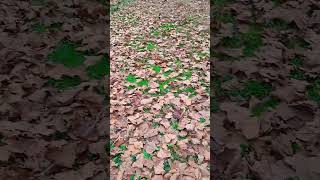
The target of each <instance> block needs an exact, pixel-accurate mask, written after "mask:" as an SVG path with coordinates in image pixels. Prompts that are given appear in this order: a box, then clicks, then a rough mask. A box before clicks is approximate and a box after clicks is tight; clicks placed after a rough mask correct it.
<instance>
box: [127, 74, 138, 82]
mask: <svg viewBox="0 0 320 180" xmlns="http://www.w3.org/2000/svg"><path fill="white" fill-rule="evenodd" d="M126 81H128V82H129V83H135V82H136V81H137V77H136V76H135V75H134V74H129V75H128V76H127V78H126Z"/></svg>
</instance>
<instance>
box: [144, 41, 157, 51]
mask: <svg viewBox="0 0 320 180" xmlns="http://www.w3.org/2000/svg"><path fill="white" fill-rule="evenodd" d="M155 48H156V45H155V43H154V42H148V43H147V46H146V49H147V50H148V51H152V50H154V49H155Z"/></svg>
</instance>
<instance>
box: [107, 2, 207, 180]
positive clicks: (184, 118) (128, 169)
mask: <svg viewBox="0 0 320 180" xmlns="http://www.w3.org/2000/svg"><path fill="white" fill-rule="evenodd" d="M209 22H210V21H209V1H208V2H207V1H200V0H171V1H166V2H165V1H159V0H148V1H146V0H135V1H133V2H131V3H130V4H128V5H126V6H123V7H121V9H120V10H118V11H116V12H115V13H113V14H112V16H111V63H110V64H111V92H110V95H111V102H110V104H111V108H110V112H111V121H110V137H111V142H110V143H111V150H110V151H111V156H112V162H111V179H117V180H122V179H123V180H127V179H130V180H131V179H133V180H136V179H148V180H150V179H152V180H161V179H170V180H174V179H183V180H189V179H190V180H191V179H201V180H205V179H209V160H210V146H209V145H210V142H209V137H210V134H209V129H210V122H209V114H210V109H209V108H210V106H209V103H210V101H209V75H210V72H209Z"/></svg>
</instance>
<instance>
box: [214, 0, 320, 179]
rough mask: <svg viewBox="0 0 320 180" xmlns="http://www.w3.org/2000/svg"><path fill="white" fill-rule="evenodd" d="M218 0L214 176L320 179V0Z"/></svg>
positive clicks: (215, 41) (215, 35) (215, 57)
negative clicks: (319, 138) (318, 164)
mask: <svg viewBox="0 0 320 180" xmlns="http://www.w3.org/2000/svg"><path fill="white" fill-rule="evenodd" d="M211 5H212V14H213V21H212V22H213V23H212V26H211V30H212V32H213V33H212V37H211V45H212V46H211V48H212V49H211V50H212V52H213V53H212V59H211V62H212V63H211V65H212V66H211V68H212V73H211V76H212V77H211V79H212V80H213V81H211V82H212V83H211V88H212V94H211V104H210V105H211V122H212V127H213V128H212V132H211V133H212V137H211V140H212V147H211V148H212V149H211V151H212V156H214V157H215V158H214V161H213V162H212V163H213V168H212V169H210V170H211V174H212V175H213V179H257V180H271V179H279V180H280V179H288V180H289V179H292V180H293V179H300V180H302V179H318V178H319V172H320V171H319V168H318V167H316V166H315V164H313V163H314V162H315V161H317V160H319V148H318V146H317V145H316V144H317V142H318V138H317V137H318V136H319V130H318V129H319V123H318V121H319V102H320V101H319V99H320V98H319V97H320V96H319V95H320V93H319V90H320V88H319V68H318V65H319V61H318V57H319V53H318V52H319V50H318V49H319V44H320V39H319V32H320V31H319V21H318V20H319V7H320V6H319V2H318V1H312V0H306V1H293V0H272V1H267V0H262V1H234V0H213V1H212V3H211ZM316 19H317V20H316Z"/></svg>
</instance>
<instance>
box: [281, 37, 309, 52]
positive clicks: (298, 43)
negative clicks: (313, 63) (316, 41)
mask: <svg viewBox="0 0 320 180" xmlns="http://www.w3.org/2000/svg"><path fill="white" fill-rule="evenodd" d="M284 43H285V45H286V46H287V47H288V48H289V49H296V48H303V49H309V48H310V43H309V42H307V41H305V40H304V39H303V38H301V37H293V38H288V39H286V40H285V42H284Z"/></svg>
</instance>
